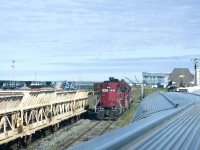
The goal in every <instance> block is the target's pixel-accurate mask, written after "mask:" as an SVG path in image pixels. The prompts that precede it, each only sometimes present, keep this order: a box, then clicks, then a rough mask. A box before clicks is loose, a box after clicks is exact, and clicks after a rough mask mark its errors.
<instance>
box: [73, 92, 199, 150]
mask: <svg viewBox="0 0 200 150" xmlns="http://www.w3.org/2000/svg"><path fill="white" fill-rule="evenodd" d="M199 102H200V95H197V94H183V93H156V94H153V95H151V96H149V97H147V98H145V99H144V100H143V101H142V102H141V105H140V107H139V108H138V110H137V113H136V115H135V116H134V119H133V123H131V124H130V125H128V126H126V127H124V128H121V129H118V130H116V131H113V132H111V133H108V134H106V135H103V136H101V137H99V138H97V139H94V140H92V141H89V142H86V143H83V144H81V145H79V146H77V147H74V149H131V150H132V149H141V150H143V149H144V150H146V149H200V103H199ZM174 104H178V105H177V106H176V105H175V106H176V107H174ZM144 108H145V109H148V111H146V112H143V109H144ZM141 116H142V117H141ZM143 116H145V117H143Z"/></svg>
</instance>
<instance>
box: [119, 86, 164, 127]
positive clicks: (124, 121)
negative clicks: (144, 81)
mask: <svg viewBox="0 0 200 150" xmlns="http://www.w3.org/2000/svg"><path fill="white" fill-rule="evenodd" d="M156 92H167V88H164V89H159V88H152V87H149V86H145V87H144V95H145V96H148V95H150V94H153V93H156ZM132 98H133V99H134V102H133V104H132V105H131V108H130V109H129V110H128V111H127V112H125V113H124V114H122V116H121V117H120V119H119V124H118V126H119V127H123V126H126V125H128V124H129V123H130V122H131V121H132V118H133V116H134V113H135V111H136V110H137V108H138V106H139V104H140V102H141V87H133V88H132Z"/></svg>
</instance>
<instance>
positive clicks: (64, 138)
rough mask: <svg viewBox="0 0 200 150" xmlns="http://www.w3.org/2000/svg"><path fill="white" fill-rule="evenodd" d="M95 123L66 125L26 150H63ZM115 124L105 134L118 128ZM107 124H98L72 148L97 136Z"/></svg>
mask: <svg viewBox="0 0 200 150" xmlns="http://www.w3.org/2000/svg"><path fill="white" fill-rule="evenodd" d="M96 122H97V121H95V120H88V119H81V120H79V121H78V122H76V123H74V124H72V125H67V126H66V127H64V128H62V129H60V130H58V131H56V132H54V133H53V134H50V135H47V136H45V137H43V138H40V139H39V140H37V141H34V142H32V143H31V144H29V145H28V147H27V148H26V149H30V150H57V149H63V148H64V147H65V145H66V143H70V142H71V141H72V140H73V139H74V138H76V137H78V136H79V135H80V134H82V133H83V132H84V131H86V130H88V129H89V128H91V127H92V126H93V125H94V124H95V123H96ZM117 122H118V121H116V122H114V123H113V124H112V125H111V126H110V128H109V129H108V130H107V132H109V131H111V130H114V129H116V128H118V127H117ZM108 123H109V121H102V122H100V123H99V124H98V125H97V126H96V127H95V128H93V129H92V130H91V132H90V133H88V134H87V135H84V136H83V138H81V139H80V141H78V142H76V143H74V144H73V145H72V146H74V145H76V144H80V143H82V142H85V141H88V140H90V139H92V138H95V137H97V136H99V134H100V133H101V131H102V130H103V129H104V128H105V127H106V126H107V125H108ZM21 150H23V148H21Z"/></svg>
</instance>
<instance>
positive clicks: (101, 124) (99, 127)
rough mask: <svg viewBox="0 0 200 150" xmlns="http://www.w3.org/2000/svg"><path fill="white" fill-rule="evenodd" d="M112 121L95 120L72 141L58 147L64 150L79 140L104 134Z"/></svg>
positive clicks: (79, 141)
mask: <svg viewBox="0 0 200 150" xmlns="http://www.w3.org/2000/svg"><path fill="white" fill-rule="evenodd" d="M113 122H114V121H97V122H95V123H94V124H93V125H92V126H91V127H89V128H88V129H87V130H85V131H84V132H82V133H81V134H80V135H78V136H77V137H75V138H74V139H73V140H72V141H70V142H69V143H66V144H61V145H60V146H59V149H62V150H65V149H67V148H69V147H72V146H75V145H77V144H80V143H81V142H84V141H88V140H90V139H92V138H94V137H97V136H100V135H102V134H104V133H105V132H106V131H107V130H108V129H109V127H110V126H111V125H112V124H113Z"/></svg>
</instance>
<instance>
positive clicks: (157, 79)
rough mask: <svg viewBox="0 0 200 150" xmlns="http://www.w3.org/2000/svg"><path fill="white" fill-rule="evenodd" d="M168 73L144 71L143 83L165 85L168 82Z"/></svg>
mask: <svg viewBox="0 0 200 150" xmlns="http://www.w3.org/2000/svg"><path fill="white" fill-rule="evenodd" d="M168 76H169V74H167V73H148V72H142V77H143V83H145V84H150V85H165V84H167V77H168Z"/></svg>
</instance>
